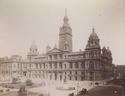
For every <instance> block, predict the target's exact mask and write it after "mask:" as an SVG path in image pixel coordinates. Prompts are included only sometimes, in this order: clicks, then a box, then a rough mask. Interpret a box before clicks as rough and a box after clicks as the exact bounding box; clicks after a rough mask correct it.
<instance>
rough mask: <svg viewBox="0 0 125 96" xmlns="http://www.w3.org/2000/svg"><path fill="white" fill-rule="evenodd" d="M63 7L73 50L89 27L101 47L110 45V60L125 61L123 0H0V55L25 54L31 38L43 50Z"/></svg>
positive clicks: (54, 38) (53, 40)
mask: <svg viewBox="0 0 125 96" xmlns="http://www.w3.org/2000/svg"><path fill="white" fill-rule="evenodd" d="M65 8H66V9H67V15H68V18H69V24H70V26H71V28H72V34H73V51H79V49H82V50H84V49H85V46H86V44H87V40H88V37H89V35H90V34H91V32H92V27H94V28H95V32H96V33H97V35H98V37H99V38H100V45H101V47H103V46H106V47H108V46H109V48H110V49H111V51H112V56H113V63H114V64H116V65H125V58H124V57H125V53H124V52H125V43H124V42H125V0H0V57H4V56H9V57H10V56H11V55H21V56H23V57H24V58H25V56H26V55H27V52H28V51H29V48H30V46H31V44H32V42H33V41H35V42H36V45H37V47H38V50H39V53H45V50H46V46H47V45H48V44H49V45H50V46H51V48H53V47H54V46H55V44H57V46H58V39H59V36H58V35H59V28H60V27H61V26H62V24H63V17H64V15H65Z"/></svg>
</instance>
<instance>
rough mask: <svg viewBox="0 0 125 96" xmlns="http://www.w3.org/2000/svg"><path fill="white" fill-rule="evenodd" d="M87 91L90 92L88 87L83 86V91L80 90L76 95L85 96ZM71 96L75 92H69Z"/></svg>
mask: <svg viewBox="0 0 125 96" xmlns="http://www.w3.org/2000/svg"><path fill="white" fill-rule="evenodd" d="M86 93H88V91H87V89H86V88H83V89H82V90H81V91H79V92H78V93H77V95H76V96H83V95H85V94H86ZM69 96H74V93H71V94H69Z"/></svg>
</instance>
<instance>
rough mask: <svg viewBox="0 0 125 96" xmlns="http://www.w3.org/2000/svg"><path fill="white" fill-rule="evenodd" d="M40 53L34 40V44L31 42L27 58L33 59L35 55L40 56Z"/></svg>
mask: <svg viewBox="0 0 125 96" xmlns="http://www.w3.org/2000/svg"><path fill="white" fill-rule="evenodd" d="M38 54H39V52H38V49H37V46H36V44H35V41H33V42H32V44H31V47H30V50H29V52H28V54H27V58H28V59H30V60H31V59H33V58H34V57H35V56H38Z"/></svg>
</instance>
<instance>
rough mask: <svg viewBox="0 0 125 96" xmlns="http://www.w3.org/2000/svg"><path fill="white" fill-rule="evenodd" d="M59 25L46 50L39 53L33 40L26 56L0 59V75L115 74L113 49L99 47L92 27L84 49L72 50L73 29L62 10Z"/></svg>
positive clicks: (71, 77) (69, 77)
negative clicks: (55, 42) (54, 39)
mask: <svg viewBox="0 0 125 96" xmlns="http://www.w3.org/2000/svg"><path fill="white" fill-rule="evenodd" d="M63 21H64V23H63V25H62V26H61V27H60V29H59V43H58V45H59V46H58V47H57V46H55V47H54V48H51V47H50V46H49V45H48V46H47V47H46V53H45V54H39V52H38V49H37V46H36V44H35V42H33V43H32V45H31V47H30V49H29V52H28V53H27V58H26V59H25V60H24V59H22V58H21V56H18V55H14V56H12V57H11V58H7V59H2V60H1V61H0V68H1V72H0V76H1V78H2V76H3V77H4V76H7V77H10V78H12V77H14V75H15V76H20V77H26V78H29V79H37V78H38V79H41V80H42V79H48V80H59V81H84V80H88V81H97V80H108V79H110V78H112V76H113V74H114V64H112V53H111V51H110V49H109V48H108V47H107V48H106V47H103V48H101V46H100V39H99V37H98V36H97V34H96V32H95V29H94V28H92V33H91V34H90V36H89V38H88V42H87V44H86V48H85V50H84V51H82V50H79V51H78V52H73V51H72V49H73V45H72V29H71V27H70V25H69V23H68V16H67V14H65V16H64V19H63Z"/></svg>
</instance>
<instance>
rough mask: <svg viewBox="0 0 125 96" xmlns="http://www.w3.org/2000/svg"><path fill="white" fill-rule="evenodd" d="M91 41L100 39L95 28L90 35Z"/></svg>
mask: <svg viewBox="0 0 125 96" xmlns="http://www.w3.org/2000/svg"><path fill="white" fill-rule="evenodd" d="M89 39H91V40H92V39H99V38H98V36H97V34H96V33H95V29H94V28H92V33H91V34H90V37H89Z"/></svg>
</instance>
